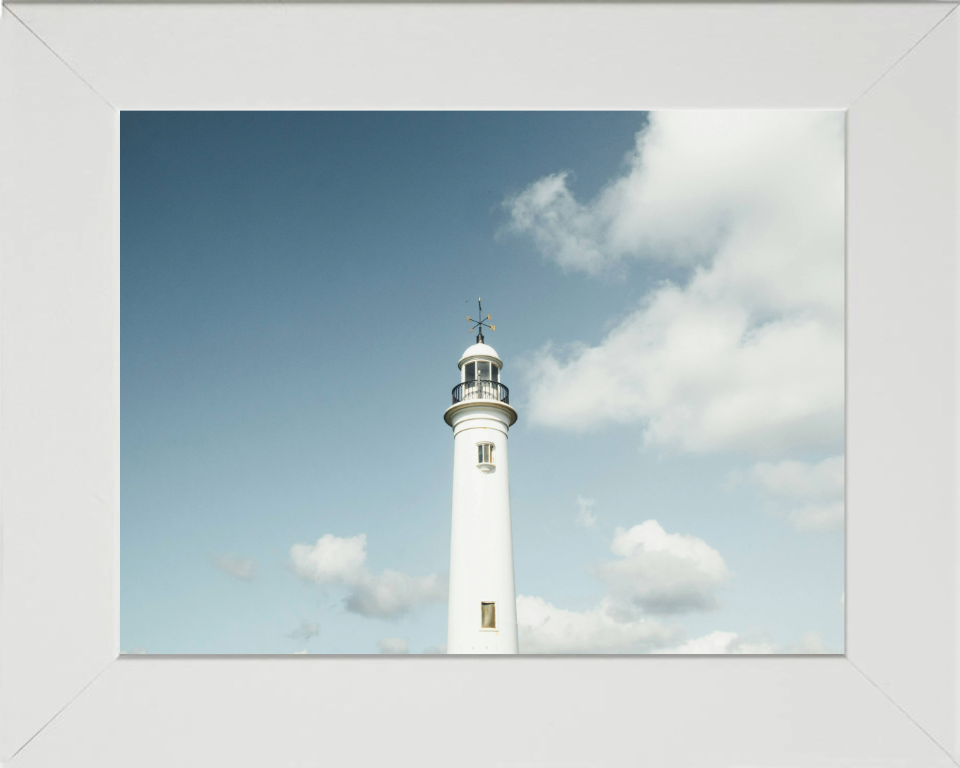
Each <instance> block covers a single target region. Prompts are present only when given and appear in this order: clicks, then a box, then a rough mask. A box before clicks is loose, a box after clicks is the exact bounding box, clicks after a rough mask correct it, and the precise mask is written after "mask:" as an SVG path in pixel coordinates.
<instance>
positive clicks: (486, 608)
mask: <svg viewBox="0 0 960 768" xmlns="http://www.w3.org/2000/svg"><path fill="white" fill-rule="evenodd" d="M496 628H497V604H496V603H480V629H496Z"/></svg>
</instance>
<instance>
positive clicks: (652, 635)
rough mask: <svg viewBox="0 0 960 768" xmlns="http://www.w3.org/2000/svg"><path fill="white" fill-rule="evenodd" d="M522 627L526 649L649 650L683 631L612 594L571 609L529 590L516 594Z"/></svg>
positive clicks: (521, 637)
mask: <svg viewBox="0 0 960 768" xmlns="http://www.w3.org/2000/svg"><path fill="white" fill-rule="evenodd" d="M517 631H518V633H519V635H518V640H519V644H520V651H521V653H648V652H650V651H652V650H655V649H656V648H661V647H664V646H667V645H670V644H672V643H675V642H677V641H678V640H679V639H680V638H681V637H682V635H683V629H682V628H680V627H668V626H665V625H663V624H661V623H660V622H658V621H655V620H652V619H647V618H644V617H642V616H640V615H639V614H638V613H637V611H636V610H635V609H632V608H631V607H630V606H626V605H623V604H620V603H618V602H617V601H616V600H613V599H612V598H604V600H602V601H601V603H600V605H598V606H597V607H596V608H594V609H592V610H589V611H569V610H565V609H562V608H557V607H556V606H554V605H552V604H551V603H548V602H547V601H546V600H544V599H543V598H542V597H531V596H528V595H518V596H517Z"/></svg>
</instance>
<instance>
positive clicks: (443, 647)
mask: <svg viewBox="0 0 960 768" xmlns="http://www.w3.org/2000/svg"><path fill="white" fill-rule="evenodd" d="M423 652H424V653H432V654H438V653H446V652H447V644H446V643H440V645H431V646H430V647H429V648H424V649H423Z"/></svg>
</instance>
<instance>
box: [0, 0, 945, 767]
mask: <svg viewBox="0 0 960 768" xmlns="http://www.w3.org/2000/svg"><path fill="white" fill-rule="evenodd" d="M955 11H956V4H955V3H915V4H912V3H906V4H890V3H876V4H872V3H863V4H844V5H831V4H810V5H787V4H775V5H774V4H772V5H764V4H746V5H724V4H710V5H693V4H676V5H669V4H668V5H653V4H651V5H632V4H610V5H578V4H560V5H550V4H529V5H513V4H491V5H482V4H463V5H445V4H425V5H405V4H386V5H361V4H354V3H337V4H330V5H309V4H283V3H280V4H263V5H260V4H249V5H219V4H212V5H186V4H184V5H174V4H169V5H168V4H161V5H122V4H121V5H113V4H104V5H97V4H63V5H53V4H49V5H47V4H34V3H22V2H21V3H10V4H9V5H8V6H7V7H6V8H5V9H4V11H3V14H2V17H0V238H2V239H0V472H2V474H0V482H2V485H0V514H2V519H0V559H2V581H0V589H2V593H0V600H2V602H0V633H2V634H0V763H2V765H10V766H15V767H16V768H31V767H33V766H62V765H71V766H98V767H99V768H107V767H109V766H118V767H119V766H125V767H126V766H134V765H135V766H138V768H146V767H149V766H164V768H167V767H168V766H221V765H230V766H248V765H249V766H255V765H256V766H264V765H270V766H301V767H306V766H321V765H323V766H327V765H338V766H344V765H356V766H367V765H385V764H389V765H398V764H399V765H407V764H410V765H418V766H453V765H456V766H473V765H481V764H482V765H484V766H490V765H494V766H512V767H513V768H519V766H537V767H546V766H566V767H568V768H569V767H572V766H623V765H643V766H741V767H743V768H746V767H747V766H753V767H754V768H759V767H760V766H764V767H770V766H821V765H823V766H909V767H910V768H925V767H927V766H929V767H931V768H933V767H939V766H951V765H958V764H960V763H958V762H957V761H958V760H960V632H958V623H957V619H958V610H960V578H958V559H957V552H958V547H960V528H958V525H957V494H958V488H957V480H958V471H957V459H958V445H957V436H958V416H960V409H958V401H957V391H958V390H957V383H958V382H957V378H958V363H960V357H958V353H960V348H958V323H957V306H958V305H957V290H958V272H957V261H956V255H957V236H958V230H957V203H958V195H957V191H958V174H957V170H958V136H960V133H958V111H957V108H958V105H960V100H958V62H960V58H958V52H960V46H958V42H960V38H958V31H960V28H958V23H960V22H958V14H957V13H956V12H955ZM757 107H759V108H791V109H798V108H799V109H803V108H816V109H824V108H826V109H842V110H847V128H848V134H847V141H848V154H847V167H848V199H847V242H848V253H847V270H848V271H847V275H848V281H847V297H848V301H847V340H848V341H847V470H846V471H847V539H846V542H847V543H846V549H847V562H846V564H847V576H846V584H847V586H846V593H845V595H846V597H845V600H846V653H845V655H844V656H832V657H803V656H799V657H798V656H793V657H790V656H787V657H784V656H778V657H662V656H637V657H609V658H605V657H546V658H542V657H528V656H521V657H516V658H497V659H482V658H473V657H435V656H434V657H382V658H380V657H323V656H313V657H307V656H290V657H254V658H236V657H140V658H138V657H130V656H124V657H119V658H118V652H119V648H118V639H117V621H118V617H117V607H118V595H119V573H118V515H119V396H120V382H119V349H120V345H119V332H120V329H119V316H120V315H119V227H118V217H119V170H118V165H119V153H118V147H119V128H118V126H119V119H118V116H119V110H124V109H348V108H349V109H369V108H376V109H438V108H442V109H545V108H550V109H554V108H557V109H565V108H576V109H648V108H649V109H664V108H757ZM837 597H838V601H839V599H840V595H838V596H837ZM838 610H839V609H838ZM479 732H483V733H485V734H493V735H494V738H493V739H492V741H489V742H487V743H486V744H483V745H481V744H480V742H479V741H478V737H477V734H478V733H479Z"/></svg>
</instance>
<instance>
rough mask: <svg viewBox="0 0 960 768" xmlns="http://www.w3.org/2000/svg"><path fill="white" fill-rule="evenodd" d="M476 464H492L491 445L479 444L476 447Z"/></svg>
mask: <svg viewBox="0 0 960 768" xmlns="http://www.w3.org/2000/svg"><path fill="white" fill-rule="evenodd" d="M477 463H478V464H493V445H492V444H490V443H480V444H479V445H477Z"/></svg>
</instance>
